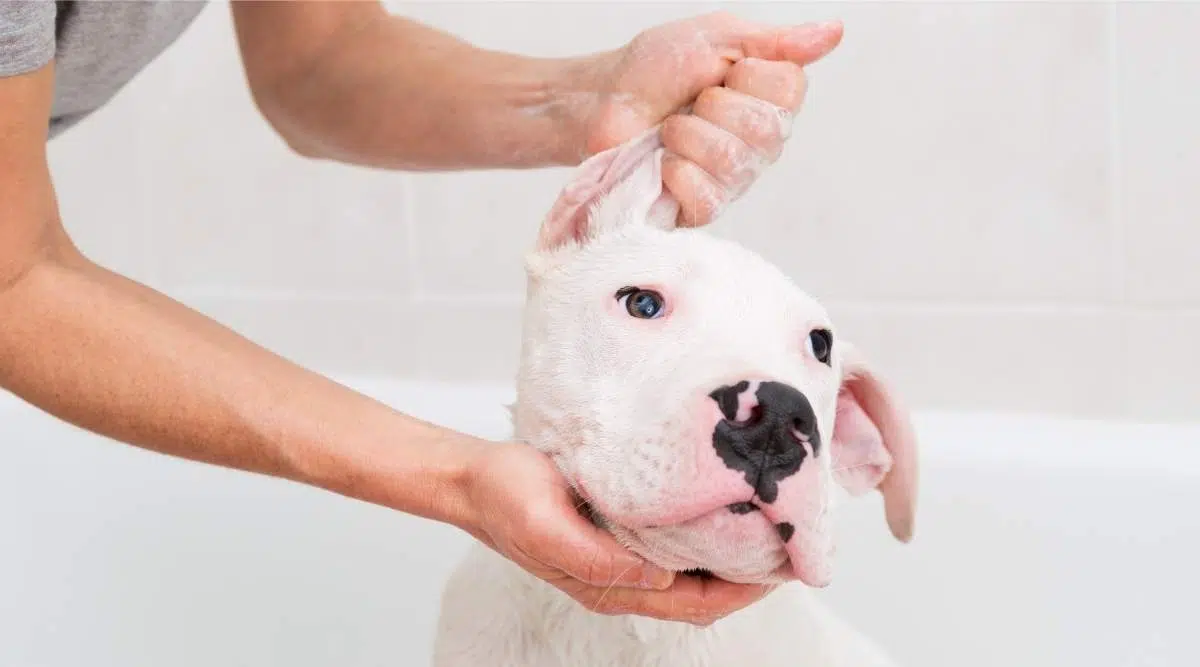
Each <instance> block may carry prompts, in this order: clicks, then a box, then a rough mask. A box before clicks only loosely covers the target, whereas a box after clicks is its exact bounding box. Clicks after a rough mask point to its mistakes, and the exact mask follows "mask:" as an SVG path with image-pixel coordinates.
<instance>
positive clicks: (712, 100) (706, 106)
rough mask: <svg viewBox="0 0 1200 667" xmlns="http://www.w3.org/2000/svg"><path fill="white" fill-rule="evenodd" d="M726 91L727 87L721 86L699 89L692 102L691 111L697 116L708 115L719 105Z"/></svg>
mask: <svg viewBox="0 0 1200 667" xmlns="http://www.w3.org/2000/svg"><path fill="white" fill-rule="evenodd" d="M727 92H728V89H726V88H724V87H722V86H709V87H708V88H705V89H704V90H702V91H700V94H699V95H697V96H696V101H695V102H693V103H692V112H693V113H695V114H696V115H697V116H702V117H705V118H708V117H710V115H711V114H712V113H713V112H714V111H715V110H716V109H717V108H718V107H720V106H721V102H722V99H723V97H724V95H725V93H727Z"/></svg>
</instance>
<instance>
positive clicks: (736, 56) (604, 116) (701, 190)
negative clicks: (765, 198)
mask: <svg viewBox="0 0 1200 667" xmlns="http://www.w3.org/2000/svg"><path fill="white" fill-rule="evenodd" d="M841 37H842V27H841V25H840V24H839V23H823V24H805V25H800V26H790V27H782V28H780V27H774V26H764V25H758V24H754V23H750V22H747V21H743V20H741V19H738V18H736V17H734V16H731V15H729V14H725V13H723V12H718V13H714V14H707V15H705V16H701V17H697V18H692V19H687V20H683V21H677V22H674V23H668V24H666V25H662V26H658V27H655V28H651V29H649V30H647V31H645V32H643V33H641V34H639V35H638V36H637V37H636V38H634V40H633V41H632V42H630V43H629V45H628V46H626V47H624V48H623V49H620V50H618V51H615V52H611V53H607V54H604V55H602V56H600V57H598V58H597V60H596V61H595V65H596V67H595V68H593V71H594V72H596V73H598V75H599V77H600V78H599V82H598V84H597V87H598V89H599V90H600V92H601V97H600V102H599V104H598V107H597V109H596V110H595V113H594V114H592V117H591V118H590V120H589V123H588V126H589V128H588V133H587V146H586V152H587V154H588V155H593V154H595V153H599V152H601V151H604V150H606V149H609V148H612V147H614V146H617V145H620V144H622V143H624V142H625V141H628V140H629V139H632V138H633V137H635V136H637V135H638V134H640V133H641V132H644V131H645V130H647V129H649V128H651V127H654V126H655V125H658V124H660V123H662V124H663V143H664V144H665V146H666V149H667V151H668V157H667V159H666V160H665V161H664V164H663V181H664V183H665V184H666V187H667V190H668V191H669V192H670V193H671V194H672V195H674V197H675V198H676V199H677V200H678V201H679V203H680V208H681V210H680V214H679V221H678V222H679V224H680V225H684V226H694V225H703V224H707V223H708V222H711V221H712V219H713V218H714V217H715V216H716V214H717V213H718V212H719V210H720V208H721V207H723V206H724V205H725V204H727V203H729V202H730V201H732V200H733V199H736V198H737V197H739V196H741V194H742V193H744V192H745V191H746V189H747V188H749V187H750V185H751V184H752V183H753V182H754V181H755V180H756V179H757V178H758V175H759V173H760V172H761V170H762V169H763V167H765V166H766V165H769V164H771V163H772V162H774V161H775V160H776V159H777V158H778V157H779V154H780V152H781V150H782V148H783V142H784V141H785V140H786V139H787V136H788V133H789V130H790V125H791V115H792V113H794V112H795V111H796V110H797V109H799V107H800V105H801V103H802V102H803V100H804V94H805V88H806V82H805V75H804V71H803V69H802V67H803V66H805V65H808V64H810V63H812V62H815V61H817V60H819V59H820V58H822V57H824V56H825V55H826V54H827V53H829V52H830V51H832V50H833V49H834V48H835V47H836V46H837V45H838V43H839V42H840V41H841ZM688 105H691V107H692V108H691V113H690V114H683V113H680V112H681V110H682V109H683V108H684V107H686V106H688Z"/></svg>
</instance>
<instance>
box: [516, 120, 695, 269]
mask: <svg viewBox="0 0 1200 667" xmlns="http://www.w3.org/2000/svg"><path fill="white" fill-rule="evenodd" d="M601 203H604V204H605V206H604V211H603V212H598V215H596V216H593V213H594V212H597V207H598V206H599V205H600V204H601ZM677 212H678V205H677V204H675V202H674V200H673V199H671V198H670V197H666V196H663V187H662V142H661V140H660V138H659V128H657V127H655V128H653V129H651V130H647V131H646V132H645V133H643V134H641V135H639V136H638V137H635V138H634V139H632V140H630V141H628V142H626V143H624V144H621V145H620V146H617V147H615V148H610V149H608V150H606V151H603V152H601V153H597V154H596V155H593V156H592V157H590V158H588V159H587V160H585V161H584V162H583V164H581V165H579V166H578V167H577V168H576V169H575V173H574V174H573V175H572V177H571V181H570V182H568V183H567V185H566V186H565V187H564V188H563V189H562V191H561V192H560V193H559V195H558V199H557V200H556V201H555V202H554V205H553V206H552V207H551V208H550V213H549V214H548V215H547V216H546V219H545V220H544V221H543V223H542V228H541V231H540V232H539V234H538V241H537V249H538V250H539V251H547V250H554V249H556V248H559V247H561V246H563V245H566V244H568V243H571V242H575V243H584V242H585V241H586V240H587V239H588V238H590V237H591V236H593V235H594V234H595V233H596V232H597V231H599V230H598V229H594V228H593V227H613V226H616V225H620V224H624V223H626V222H630V221H638V220H640V221H643V222H653V223H654V224H658V225H659V226H666V225H667V224H673V223H674V221H675V215H676V213H677ZM650 218H654V220H653V221H652V220H650Z"/></svg>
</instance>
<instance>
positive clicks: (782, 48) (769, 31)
mask: <svg viewBox="0 0 1200 667" xmlns="http://www.w3.org/2000/svg"><path fill="white" fill-rule="evenodd" d="M842 32H843V31H842V23H841V21H826V22H823V23H804V24H801V25H795V26H788V27H784V28H763V27H752V28H750V29H744V30H739V31H736V32H735V33H733V34H732V35H731V36H730V37H731V42H732V43H731V44H730V46H732V47H734V48H736V49H737V50H739V51H741V53H742V56H743V57H745V58H760V59H763V60H786V61H789V62H793V63H795V64H797V65H800V66H801V67H803V66H806V65H809V64H812V63H814V62H816V61H818V60H820V59H821V58H824V57H825V56H826V55H827V54H828V53H829V52H830V51H833V49H834V48H836V47H837V45H838V44H840V43H841V41H842Z"/></svg>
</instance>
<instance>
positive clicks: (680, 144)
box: [662, 114, 768, 195]
mask: <svg viewBox="0 0 1200 667" xmlns="http://www.w3.org/2000/svg"><path fill="white" fill-rule="evenodd" d="M662 141H663V146H664V147H666V149H667V150H668V151H670V152H672V153H674V154H676V155H678V156H680V157H683V158H687V159H688V160H691V161H692V162H695V163H696V164H697V165H699V166H700V168H701V169H703V170H704V171H706V172H708V173H709V175H711V176H712V177H713V178H714V179H716V181H717V182H718V183H720V184H721V185H723V186H725V188H726V189H728V190H731V191H732V193H733V194H734V195H737V194H740V193H741V192H743V191H744V190H745V189H746V188H747V187H749V186H750V183H752V182H753V181H754V179H755V178H757V177H758V174H759V173H760V172H761V171H762V170H763V168H764V167H766V166H767V163H768V160H767V159H766V157H765V156H763V155H760V154H759V153H758V152H757V151H755V150H754V149H753V148H751V147H750V146H749V145H747V144H746V142H744V141H742V140H741V139H739V138H738V137H737V136H736V135H734V134H731V133H729V132H727V131H725V130H723V129H721V128H720V127H717V126H716V125H714V124H712V123H711V122H709V121H707V120H705V119H703V118H700V117H698V116H695V115H692V114H688V115H683V114H676V115H674V116H671V117H669V118H667V120H666V122H664V123H663V128H662Z"/></svg>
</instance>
